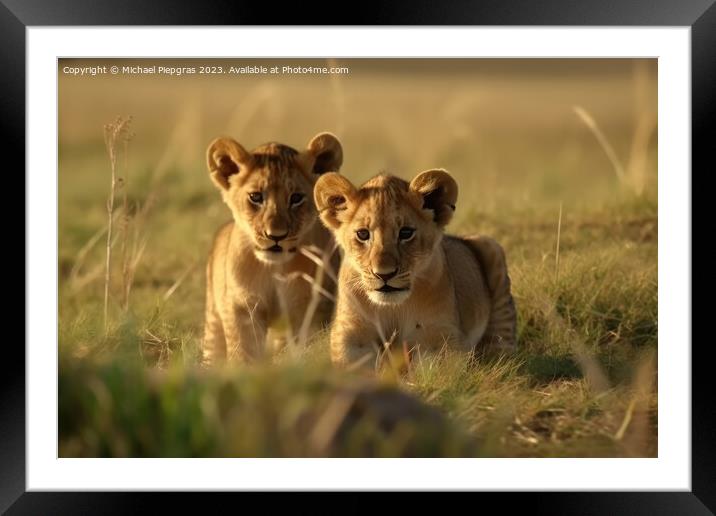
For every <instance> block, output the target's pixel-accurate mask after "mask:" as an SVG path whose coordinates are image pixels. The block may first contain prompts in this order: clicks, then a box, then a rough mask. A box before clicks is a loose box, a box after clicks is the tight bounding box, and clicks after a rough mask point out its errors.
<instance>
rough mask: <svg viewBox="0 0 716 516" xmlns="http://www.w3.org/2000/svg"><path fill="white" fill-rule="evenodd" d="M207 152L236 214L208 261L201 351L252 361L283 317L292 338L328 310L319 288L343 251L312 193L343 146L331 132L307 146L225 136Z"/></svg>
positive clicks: (324, 318)
mask: <svg viewBox="0 0 716 516" xmlns="http://www.w3.org/2000/svg"><path fill="white" fill-rule="evenodd" d="M207 159H208V166H209V172H210V175H211V178H212V180H213V181H214V183H215V184H216V185H217V187H218V188H219V190H220V191H221V194H222V198H223V200H224V202H225V203H226V204H227V206H228V207H229V208H230V210H231V212H232V214H233V219H234V220H233V221H232V222H230V223H228V224H226V225H224V226H223V227H222V228H221V229H220V230H219V231H218V232H217V234H216V237H215V239H214V243H213V246H212V250H211V252H210V255H209V259H208V262H207V269H206V274H207V276H206V277H207V289H206V313H205V326H204V339H203V342H202V355H203V356H202V359H203V363H204V364H206V365H208V364H212V363H213V362H215V361H217V360H222V359H229V360H232V359H237V360H244V361H247V360H254V359H257V358H260V357H261V356H262V355H264V353H265V351H266V334H267V330H268V327H269V326H270V325H271V324H272V323H273V322H275V321H276V320H277V319H279V318H281V319H284V320H285V322H286V323H287V324H288V330H289V332H288V334H289V335H292V336H293V337H299V336H301V334H302V333H303V336H304V337H305V336H306V335H305V332H306V331H307V330H308V329H309V328H315V327H316V326H318V325H320V324H323V323H327V322H328V321H329V319H330V316H331V312H332V302H331V301H328V296H323V295H318V294H315V293H314V290H315V292H318V291H319V290H322V291H323V292H324V293H325V292H328V293H330V292H332V291H333V290H334V285H333V284H332V282H331V281H330V279H329V276H328V275H327V274H325V273H324V270H325V269H326V268H327V267H328V266H330V267H331V268H333V269H335V268H337V266H338V264H339V261H338V260H339V257H338V253H334V251H335V244H334V243H333V238H332V236H331V234H330V233H329V232H328V231H327V230H326V229H325V228H323V227H322V226H321V224H320V223H318V221H317V220H318V214H317V211H316V208H315V205H314V203H313V196H312V195H311V194H312V191H313V186H314V184H315V181H316V179H317V178H318V177H319V176H320V174H322V173H325V172H327V171H329V170H338V169H339V168H340V165H341V163H342V149H341V146H340V143H339V142H338V140H337V139H336V138H335V137H334V136H333V135H330V134H328V133H322V134H319V135H318V136H316V137H315V138H314V139H313V140H311V142H310V143H309V145H308V148H307V150H306V151H304V152H298V151H296V150H295V149H292V148H291V147H288V146H286V145H283V144H279V143H270V144H265V145H262V146H260V147H258V148H256V149H254V150H252V151H251V152H248V151H246V150H245V149H244V148H243V147H241V145H239V144H238V143H237V142H236V141H234V140H231V139H229V138H218V139H216V140H215V141H214V142H212V143H211V145H210V146H209V149H208V151H207ZM319 264H320V266H319Z"/></svg>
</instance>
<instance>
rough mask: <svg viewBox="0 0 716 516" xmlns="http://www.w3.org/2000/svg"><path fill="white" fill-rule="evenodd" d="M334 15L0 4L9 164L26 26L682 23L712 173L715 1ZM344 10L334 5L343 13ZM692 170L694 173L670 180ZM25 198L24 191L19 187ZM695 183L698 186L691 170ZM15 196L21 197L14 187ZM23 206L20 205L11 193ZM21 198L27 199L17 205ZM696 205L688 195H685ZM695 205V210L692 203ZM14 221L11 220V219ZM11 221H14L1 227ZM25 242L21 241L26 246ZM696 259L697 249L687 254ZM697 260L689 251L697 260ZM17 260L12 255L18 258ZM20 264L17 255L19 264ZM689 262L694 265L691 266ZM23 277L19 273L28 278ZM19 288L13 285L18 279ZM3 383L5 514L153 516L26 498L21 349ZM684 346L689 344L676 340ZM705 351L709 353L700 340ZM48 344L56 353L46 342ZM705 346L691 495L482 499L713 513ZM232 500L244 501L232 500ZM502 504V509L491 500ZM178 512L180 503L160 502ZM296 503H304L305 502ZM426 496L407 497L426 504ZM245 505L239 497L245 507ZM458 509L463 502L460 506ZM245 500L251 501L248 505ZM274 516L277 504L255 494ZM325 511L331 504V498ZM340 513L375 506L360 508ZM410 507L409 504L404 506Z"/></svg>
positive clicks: (406, 6) (113, 498) (533, 508)
mask: <svg viewBox="0 0 716 516" xmlns="http://www.w3.org/2000/svg"><path fill="white" fill-rule="evenodd" d="M355 5H356V8H355V10H351V9H348V7H349V5H348V4H346V5H343V6H337V4H335V3H330V4H329V3H328V2H323V1H322V0H321V1H318V2H311V3H310V9H309V7H308V6H307V4H301V3H298V2H296V3H293V4H289V5H287V6H283V5H282V6H281V7H280V8H277V6H275V5H273V4H271V3H268V2H255V1H246V0H232V1H231V2H229V1H228V0H204V1H202V2H197V1H193V2H188V1H182V2H172V1H171V0H161V1H157V0H155V1H152V2H148V1H146V0H145V1H142V0H114V1H109V0H92V1H90V0H0V39H2V45H0V107H1V114H2V116H1V117H0V124H2V126H3V134H4V135H5V136H4V138H3V139H2V143H0V145H2V147H3V151H4V156H13V157H14V158H9V159H10V161H9V162H8V161H5V163H10V162H11V161H12V160H13V159H15V160H16V161H17V162H16V163H15V164H12V165H10V164H8V166H11V167H12V168H13V169H14V170H25V154H24V152H20V151H19V149H24V148H25V101H26V99H25V29H26V27H28V26H47V25H55V26H62V25H78V26H82V25H99V26H102V25H300V24H306V25H338V26H341V25H430V26H434V25H462V26H464V25H511V26H518V25H548V26H549V25H553V26H564V25H576V26H580V25H590V26H619V25H621V26H685V27H690V28H691V73H692V78H691V79H692V170H701V172H702V173H703V174H706V173H708V172H711V170H710V169H711V168H713V167H709V165H710V164H712V162H713V158H711V156H712V155H713V151H712V146H713V145H712V144H711V141H710V140H709V138H708V136H707V135H709V134H711V132H712V131H709V129H714V125H716V123H715V120H716V116H715V115H716V101H715V97H716V6H715V5H714V0H680V1H676V0H671V1H667V0H655V1H647V0H621V1H619V2H617V1H615V0H609V1H603V0H602V1H594V0H592V1H585V0H582V1H579V2H575V1H570V0H549V1H541V2H536V1H534V0H509V1H508V0H489V1H482V2H479V3H478V2H476V1H469V0H455V1H452V2H436V1H431V0H411V1H405V0H401V1H393V2H391V3H390V4H387V3H386V4H379V3H378V2H375V1H373V0H363V1H362V2H360V5H359V4H355ZM339 7H340V8H339ZM673 172H674V173H690V171H673ZM14 175H15V176H17V178H16V180H18V181H22V183H21V184H22V186H21V187H18V188H22V190H23V191H24V192H25V194H26V195H27V194H28V192H26V191H25V186H24V185H25V183H24V180H22V179H19V176H20V175H19V174H14ZM691 177H692V178H693V177H694V174H693V172H691ZM17 191H19V190H17ZM17 197H18V198H19V196H17ZM23 198H24V197H23ZM692 203H693V198H692ZM692 206H693V204H692ZM16 209H17V208H15V209H12V208H11V207H10V205H3V212H4V213H3V215H4V219H3V220H15V219H16V218H17V215H16V213H17V211H16ZM12 213H15V215H14V217H13V216H12V215H11V214H12ZM8 217H11V218H8ZM22 238H24V235H23V237H22ZM692 253H693V247H692ZM692 256H693V254H692ZM16 259H19V257H16ZM26 259H27V256H23V263H25V260H26ZM692 263H693V261H692ZM25 270H26V269H25ZM18 281H19V278H18ZM5 344H6V345H5V346H4V350H3V364H4V365H5V367H3V371H2V374H0V382H2V383H1V384H0V385H2V391H1V394H0V512H4V511H6V510H7V511H8V514H55V513H65V512H67V513H72V514H74V513H88V512H91V513H102V514H119V513H126V512H130V511H131V512H137V511H139V512H141V510H142V509H145V510H149V509H150V507H151V505H150V504H149V503H148V502H149V501H150V500H155V499H156V498H157V496H155V495H152V494H149V493H142V494H137V493H132V494H128V493H117V492H113V493H96V492H95V493H67V492H64V493H58V492H45V493H39V492H25V491H26V489H25V480H26V479H25V472H26V448H25V367H24V364H25V353H24V349H23V347H21V346H19V345H18V344H17V340H12V341H7V342H5ZM682 344H684V345H690V344H691V343H682ZM704 344H708V343H707V342H706V343H704ZM53 345H54V344H53ZM707 354H708V346H707V345H702V346H701V347H699V346H693V347H692V371H693V378H692V396H693V398H692V457H691V464H692V490H691V491H690V492H643V493H636V492H624V493H621V492H618V493H614V492H611V493H604V492H587V493H574V492H570V493H523V494H519V495H516V494H514V493H511V494H502V495H499V494H491V493H479V494H477V496H481V497H488V496H489V497H491V498H492V500H487V501H488V502H490V501H491V502H492V503H493V504H494V503H496V502H497V503H499V504H500V506H501V507H502V510H507V511H508V512H511V510H510V509H515V508H517V507H529V510H530V512H532V513H539V514H542V513H544V514H547V513H549V514H561V513H569V514H580V515H586V514H627V513H628V514H649V515H654V514H713V511H716V460H715V459H714V457H715V456H716V454H715V453H714V447H715V446H716V445H715V444H714V443H715V442H716V440H714V438H713V435H714V424H713V413H714V410H713V408H712V407H713V405H712V401H711V399H712V396H711V391H712V388H709V386H708V385H707V384H706V378H708V376H707V375H708V374H709V373H708V372H707V368H710V367H711V366H710V361H709V360H708V355H707ZM236 496H247V495H246V494H240V493H237V494H236ZM497 496H499V497H500V499H499V500H495V499H494V498H495V497H497ZM170 497H172V498H171V499H173V500H176V501H178V502H179V503H182V504H184V503H185V496H183V495H181V496H177V495H176V494H174V493H168V494H166V495H162V496H161V499H162V502H161V503H162V505H164V504H165V503H166V502H167V501H169V498H170ZM305 499H306V498H305V497H302V498H301V500H305ZM421 499H422V497H421V496H413V497H411V500H412V501H413V502H415V501H417V502H418V503H420V504H421V505H422V504H423V503H424V502H423V501H422V500H421ZM242 501H243V503H247V501H246V500H242ZM456 502H457V503H459V501H456ZM249 503H250V502H249ZM260 503H262V504H266V505H264V509H265V510H270V509H269V508H271V507H272V506H273V505H274V504H275V503H276V499H275V498H271V497H266V496H262V497H261V500H260ZM324 503H329V504H330V503H331V502H330V501H328V502H325V499H324ZM341 503H342V504H345V505H343V507H345V508H350V509H353V510H360V508H361V507H363V510H366V509H368V510H369V509H371V508H373V507H374V502H370V501H364V502H356V503H351V504H347V503H345V502H341ZM404 508H405V506H404Z"/></svg>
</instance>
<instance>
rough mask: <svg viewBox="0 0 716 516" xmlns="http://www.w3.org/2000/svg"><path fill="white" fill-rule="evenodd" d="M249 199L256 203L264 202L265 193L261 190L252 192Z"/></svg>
mask: <svg viewBox="0 0 716 516" xmlns="http://www.w3.org/2000/svg"><path fill="white" fill-rule="evenodd" d="M249 201H251V202H252V203H254V204H261V203H262V202H264V194H262V193H261V192H251V193H250V194H249Z"/></svg>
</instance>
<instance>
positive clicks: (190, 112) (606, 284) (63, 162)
mask: <svg viewBox="0 0 716 516" xmlns="http://www.w3.org/2000/svg"><path fill="white" fill-rule="evenodd" d="M287 61H290V60H277V61H276V64H279V63H286V62H287ZM132 62H133V63H137V61H132ZM157 62H158V61H157ZM260 62H261V63H264V64H267V65H268V66H270V65H271V64H273V63H272V62H271V60H263V59H262V60H261V61H260ZM113 63H118V64H120V66H121V64H122V63H120V62H119V60H117V61H94V60H77V61H74V60H60V62H59V66H58V73H59V192H58V206H59V214H58V216H59V228H58V229H59V231H58V234H59V242H58V256H59V263H58V273H59V294H58V295H59V299H58V310H59V328H58V332H59V352H58V360H59V400H58V401H59V422H58V423H59V454H60V456H62V457H68V456H81V457H87V456H91V457H95V456H112V457H124V456H138V457H215V456H230V457H234V456H242V457H245V456H251V457H263V456H274V457H284V456H288V457H303V456H379V457H390V456H435V457H447V456H476V457H614V456H618V457H644V456H646V457H653V456H656V455H657V448H658V447H657V434H658V428H657V419H658V418H657V393H656V374H657V373H656V371H657V363H656V357H657V340H658V339H657V334H658V322H657V321H658V316H657V313H658V312H657V245H658V232H657V227H658V219H657V168H656V163H657V161H656V155H657V153H656V150H657V141H656V123H657V113H656V92H657V85H656V61H655V60H628V59H624V60H599V59H592V60H536V59H535V60H472V61H471V60H340V61H337V64H338V65H340V66H348V67H349V68H350V73H349V74H346V75H318V76H310V75H309V76H307V75H280V76H268V75H259V76H249V75H240V76H237V75H234V76H207V75H183V76H180V77H175V76H163V77H160V76H157V75H146V76H126V75H116V76H112V75H98V76H90V77H77V76H71V75H66V74H63V73H62V67H63V66H66V65H71V66H80V65H81V66H86V65H88V64H113ZM171 64H172V66H178V62H177V61H174V62H172V63H171ZM192 64H193V65H194V66H196V65H199V64H218V63H217V62H206V61H204V62H198V61H197V62H194V63H192ZM228 64H240V65H247V64H254V63H252V62H250V61H248V60H241V61H239V60H237V61H235V62H232V63H228ZM289 64H291V65H295V64H296V62H290V63H289ZM303 64H314V65H315V64H319V65H321V66H325V65H326V63H325V61H322V62H319V61H317V60H316V61H313V62H304V63H303ZM118 116H121V117H124V118H125V119H126V118H127V117H130V116H131V121H130V122H129V123H128V125H127V126H126V131H125V132H122V133H120V134H118V135H117V138H116V141H114V143H113V145H110V150H111V152H108V148H107V145H106V142H105V136H107V134H106V131H107V130H108V129H110V130H111V127H109V128H106V125H107V124H113V123H115V121H116V120H117V117H118ZM321 131H331V132H333V133H335V134H336V135H337V136H338V137H339V138H340V140H341V142H342V143H343V148H344V153H345V159H344V165H343V167H342V169H341V172H342V173H343V174H345V175H346V176H348V177H349V178H350V179H351V180H352V181H353V182H354V183H360V182H362V181H363V180H365V179H368V178H369V177H371V176H372V175H375V174H376V173H378V172H381V171H387V172H390V173H392V174H395V175H398V176H401V177H403V178H406V179H410V178H412V177H413V176H414V175H416V174H417V173H418V172H420V171H422V170H425V169H428V168H435V167H443V168H445V169H446V170H448V171H449V172H450V173H451V174H452V175H453V177H455V178H456V179H457V181H458V183H459V187H460V193H459V198H458V202H457V211H456V214H455V218H454V219H453V221H452V222H451V224H450V225H449V227H448V231H449V232H451V233H456V234H460V233H483V234H489V235H491V236H494V237H495V238H497V239H498V240H499V241H500V242H501V243H502V245H503V246H504V248H505V250H506V253H507V260H508V267H509V272H510V276H511V279H512V288H513V295H514V298H515V303H516V306H517V312H518V346H519V352H518V353H517V354H516V355H514V356H510V357H501V358H494V357H493V358H484V357H483V358H480V357H478V358H477V359H475V360H472V361H469V362H468V361H466V360H465V358H464V357H460V356H453V355H451V354H449V353H446V354H444V355H443V356H441V357H439V358H437V359H433V360H425V361H422V362H420V363H419V365H417V366H414V367H411V368H410V370H409V371H408V373H407V374H403V375H400V374H394V372H393V371H391V370H390V368H389V367H387V368H386V369H385V370H384V371H383V372H382V373H381V374H380V376H379V378H378V379H377V380H375V381H373V380H370V379H366V378H364V377H359V376H357V375H356V374H355V373H351V372H345V371H336V370H333V369H332V368H331V366H330V363H329V360H328V349H327V342H328V333H327V330H324V331H322V332H319V333H317V334H315V335H312V336H311V337H310V339H309V340H308V342H305V343H302V344H301V345H299V346H290V347H288V348H284V349H282V350H279V351H277V352H276V354H275V356H274V358H273V359H272V360H271V362H270V363H263V364H256V365H251V366H245V365H227V366H224V367H220V368H217V369H214V370H203V369H201V368H199V367H198V359H199V347H200V339H201V335H202V330H203V314H204V300H205V297H204V296H205V292H204V288H205V272H204V266H205V259H206V256H207V253H208V251H209V246H210V242H211V239H212V237H213V235H214V232H215V231H216V229H218V227H219V226H220V225H221V224H222V223H223V222H225V221H227V220H229V218H230V213H229V210H228V209H227V208H226V206H225V205H224V204H223V203H222V202H221V200H220V196H219V193H218V191H217V190H216V189H215V187H214V186H213V184H212V183H211V182H210V180H209V177H208V173H207V170H206V164H205V150H206V147H207V145H208V143H209V142H210V141H211V140H212V139H213V138H214V137H216V136H219V135H229V136H232V137H234V138H235V139H236V140H238V141H239V142H240V143H242V144H243V145H244V146H245V147H246V148H253V147H255V146H257V145H259V144H261V143H264V142H267V141H272V140H275V141H280V142H282V143H286V144H289V145H291V146H293V147H296V148H299V149H302V148H303V147H304V146H305V145H306V144H307V143H308V141H309V139H310V138H311V137H312V136H314V135H315V134H316V133H318V132H321ZM110 136H111V135H110ZM110 140H111V137H110ZM111 158H113V159H111ZM112 162H114V167H115V174H116V177H117V183H116V185H115V192H114V205H113V209H112V212H113V218H112V236H111V239H110V247H111V260H110V274H109V281H107V274H106V272H107V271H106V260H107V244H108V238H107V236H108V235H107V229H108V220H109V215H108V198H109V197H110V190H111V174H112V172H111V171H112ZM105 289H107V292H108V304H107V313H106V318H105V309H104V297H105ZM274 331H275V332H276V333H277V334H280V332H281V325H280V323H279V324H278V325H277V326H276V328H274Z"/></svg>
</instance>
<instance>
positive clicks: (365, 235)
mask: <svg viewBox="0 0 716 516" xmlns="http://www.w3.org/2000/svg"><path fill="white" fill-rule="evenodd" d="M356 238H358V240H360V241H361V242H365V241H366V240H368V239H369V238H370V231H368V230H367V229H359V230H358V231H356Z"/></svg>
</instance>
